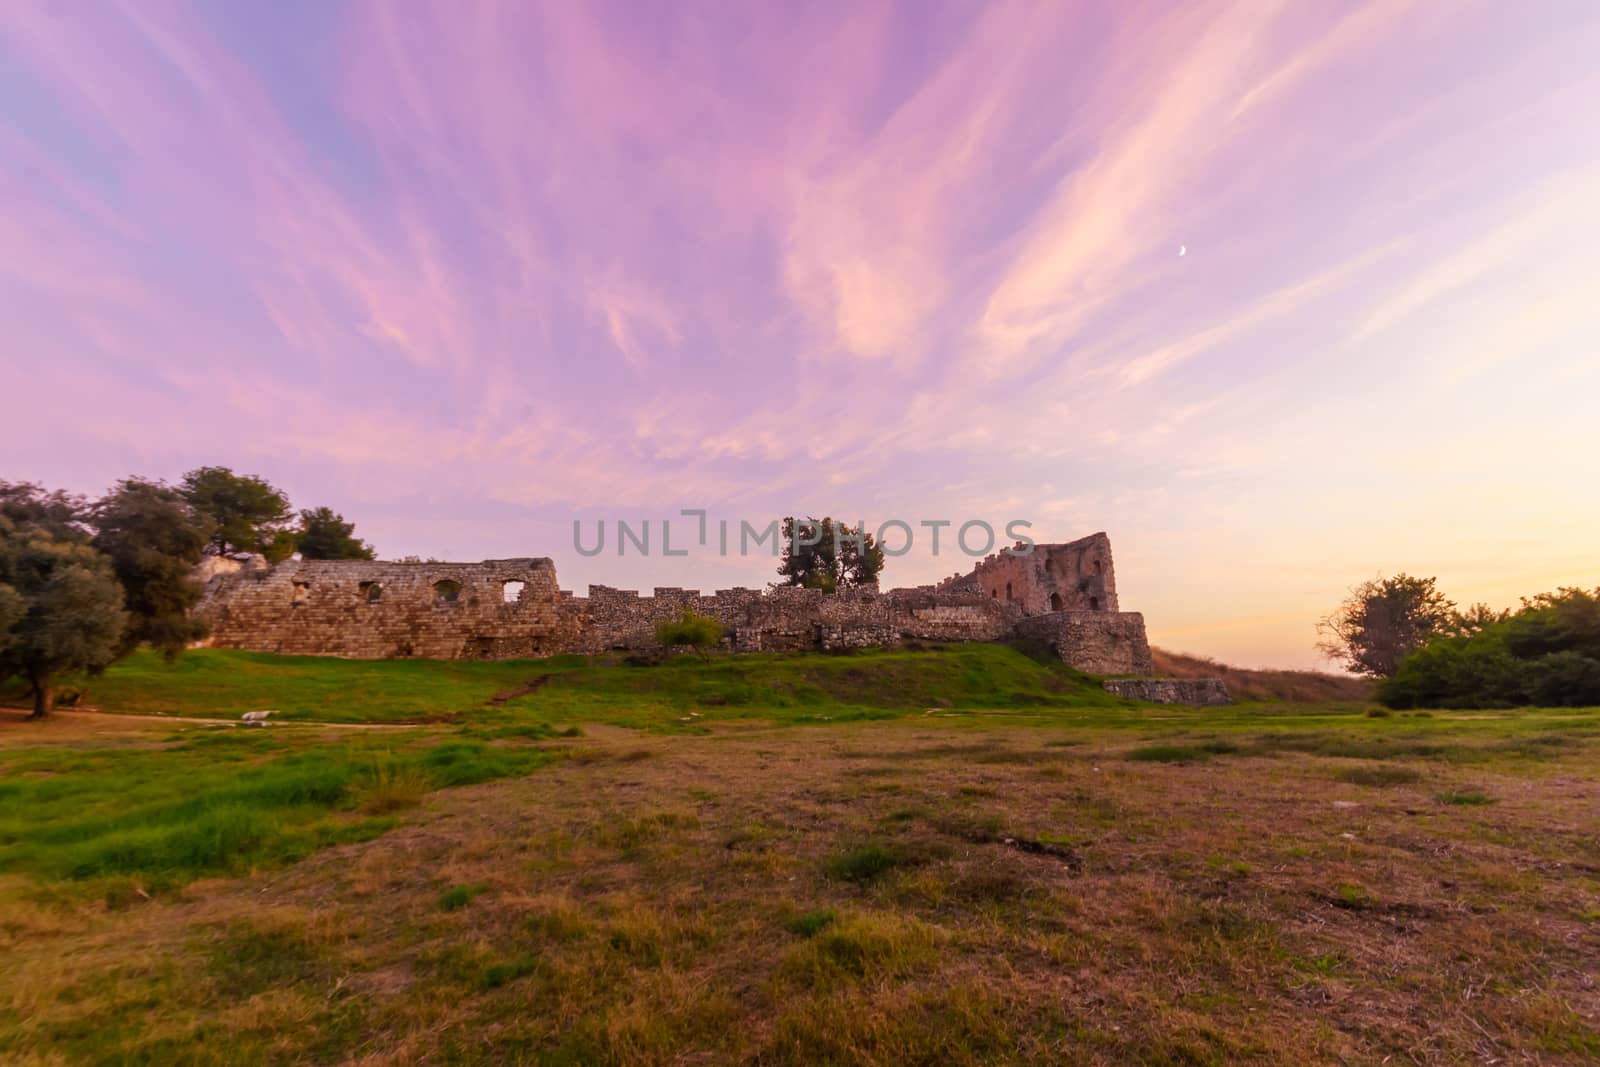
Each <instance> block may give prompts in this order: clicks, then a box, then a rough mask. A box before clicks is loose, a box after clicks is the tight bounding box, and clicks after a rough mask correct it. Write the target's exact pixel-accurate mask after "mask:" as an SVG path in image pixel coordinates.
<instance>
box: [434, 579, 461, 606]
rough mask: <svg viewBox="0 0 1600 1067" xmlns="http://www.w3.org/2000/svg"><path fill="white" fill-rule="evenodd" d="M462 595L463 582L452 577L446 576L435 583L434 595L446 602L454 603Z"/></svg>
mask: <svg viewBox="0 0 1600 1067" xmlns="http://www.w3.org/2000/svg"><path fill="white" fill-rule="evenodd" d="M460 595H461V583H460V582H458V581H455V580H454V579H451V578H444V579H441V580H439V581H437V582H434V583H433V596H434V599H435V600H438V601H439V602H441V603H444V604H454V603H455V602H456V598H457V597H459V596H460Z"/></svg>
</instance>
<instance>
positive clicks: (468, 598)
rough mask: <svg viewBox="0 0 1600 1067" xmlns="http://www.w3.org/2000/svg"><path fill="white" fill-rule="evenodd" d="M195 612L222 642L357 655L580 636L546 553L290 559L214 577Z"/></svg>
mask: <svg viewBox="0 0 1600 1067" xmlns="http://www.w3.org/2000/svg"><path fill="white" fill-rule="evenodd" d="M196 611H197V612H198V613H199V614H200V615H201V616H202V617H203V618H205V619H206V620H207V621H208V622H210V623H211V637H210V643H211V644H213V645H216V646H219V647H224V648H247V649H254V650H256V651H261V652H284V653H304V654H309V655H329V656H349V657H354V658H360V659H383V658H388V657H394V656H425V657H428V658H433V659H510V658H514V657H528V656H546V655H551V654H554V653H556V652H563V651H567V650H568V649H569V648H570V647H571V646H572V644H573V642H574V641H575V640H576V638H577V635H578V625H577V621H576V619H575V618H574V617H573V615H572V613H570V612H568V611H563V598H562V597H561V594H560V590H559V589H558V588H557V586H556V571H555V565H554V564H553V563H551V562H550V560H548V559H496V560H485V561H484V562H482V563H380V562H369V561H366V560H304V561H300V560H291V561H288V562H284V563H280V564H278V565H277V566H275V567H271V568H267V569H255V570H244V571H238V572H234V573H228V574H220V575H217V576H215V577H213V578H212V579H211V581H210V583H209V584H208V585H207V586H206V593H205V596H204V598H203V599H202V600H201V602H200V604H199V605H198V607H197V608H196Z"/></svg>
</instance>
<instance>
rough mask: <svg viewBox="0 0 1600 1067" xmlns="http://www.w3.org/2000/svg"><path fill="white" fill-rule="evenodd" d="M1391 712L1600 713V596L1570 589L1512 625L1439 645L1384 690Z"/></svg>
mask: <svg viewBox="0 0 1600 1067" xmlns="http://www.w3.org/2000/svg"><path fill="white" fill-rule="evenodd" d="M1378 699H1379V700H1380V701H1382V702H1383V703H1384V704H1386V705H1388V706H1389V707H1391V708H1419V707H1446V708H1497V707H1515V706H1517V705H1520V704H1530V703H1531V704H1538V705H1542V706H1545V707H1584V706H1589V705H1600V593H1596V594H1591V593H1587V592H1585V591H1583V590H1581V589H1563V590H1560V591H1559V592H1557V593H1554V594H1549V593H1547V594H1544V595H1541V596H1538V597H1535V598H1533V599H1532V600H1525V601H1523V605H1522V609H1521V610H1520V611H1518V612H1517V613H1516V614H1514V615H1511V616H1510V617H1508V618H1506V619H1504V620H1501V621H1496V622H1490V623H1488V624H1486V625H1484V626H1482V627H1481V628H1479V629H1477V630H1476V631H1475V632H1472V633H1470V634H1466V635H1462V636H1453V637H1442V638H1436V639H1434V640H1433V641H1431V642H1429V643H1428V644H1427V645H1425V646H1424V647H1422V648H1420V649H1418V650H1417V651H1416V652H1414V653H1412V654H1411V655H1410V656H1408V657H1406V659H1405V660H1404V661H1403V662H1402V663H1401V664H1400V668H1399V670H1397V671H1396V672H1395V674H1394V676H1393V677H1392V678H1388V679H1386V680H1385V681H1383V682H1382V683H1381V684H1380V685H1379V687H1378Z"/></svg>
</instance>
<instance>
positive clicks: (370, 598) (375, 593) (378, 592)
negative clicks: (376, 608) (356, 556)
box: [361, 582, 383, 604]
mask: <svg viewBox="0 0 1600 1067" xmlns="http://www.w3.org/2000/svg"><path fill="white" fill-rule="evenodd" d="M361 599H362V600H365V601H366V602H367V603H368V604H376V603H377V602H378V601H380V600H382V599H383V583H382V582H362V583H361Z"/></svg>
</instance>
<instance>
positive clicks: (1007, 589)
mask: <svg viewBox="0 0 1600 1067" xmlns="http://www.w3.org/2000/svg"><path fill="white" fill-rule="evenodd" d="M1006 599H1007V600H1010V599H1011V583H1010V582H1007V583H1006Z"/></svg>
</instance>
